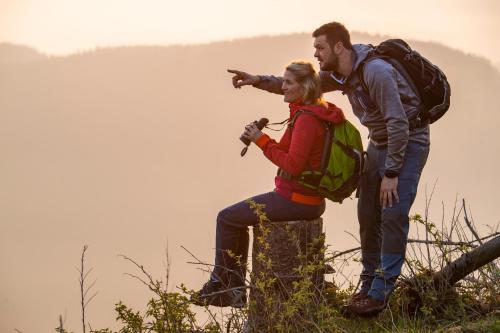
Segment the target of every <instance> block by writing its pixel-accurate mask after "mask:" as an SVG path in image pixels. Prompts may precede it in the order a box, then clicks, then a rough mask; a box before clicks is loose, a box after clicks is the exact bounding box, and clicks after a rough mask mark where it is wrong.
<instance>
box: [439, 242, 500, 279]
mask: <svg viewBox="0 0 500 333" xmlns="http://www.w3.org/2000/svg"><path fill="white" fill-rule="evenodd" d="M498 257H500V236H497V237H495V238H493V239H490V240H489V241H487V242H486V243H483V244H482V245H480V246H478V247H476V248H475V249H474V250H472V251H470V252H467V253H464V254H463V255H462V256H461V257H460V258H458V259H456V260H455V261H453V262H451V263H449V264H448V265H446V266H445V267H444V268H443V269H442V270H440V271H439V272H437V273H435V274H434V283H435V284H436V285H439V286H453V285H454V284H455V283H457V282H458V281H460V280H461V279H463V278H464V277H466V276H467V275H469V274H470V273H472V272H474V271H475V270H477V269H479V268H481V267H482V266H484V265H486V264H488V263H490V262H492V261H493V260H495V259H497V258H498Z"/></svg>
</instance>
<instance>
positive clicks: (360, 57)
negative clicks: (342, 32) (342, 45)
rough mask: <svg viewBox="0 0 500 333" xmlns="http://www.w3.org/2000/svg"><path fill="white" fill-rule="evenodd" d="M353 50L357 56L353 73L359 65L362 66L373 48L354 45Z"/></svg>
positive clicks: (364, 45)
mask: <svg viewBox="0 0 500 333" xmlns="http://www.w3.org/2000/svg"><path fill="white" fill-rule="evenodd" d="M352 49H353V50H354V54H355V58H354V65H353V66H352V72H355V71H356V69H358V67H359V64H361V63H362V62H363V61H364V60H365V59H366V57H367V56H368V53H370V51H371V50H373V46H372V45H366V44H354V45H353V46H352Z"/></svg>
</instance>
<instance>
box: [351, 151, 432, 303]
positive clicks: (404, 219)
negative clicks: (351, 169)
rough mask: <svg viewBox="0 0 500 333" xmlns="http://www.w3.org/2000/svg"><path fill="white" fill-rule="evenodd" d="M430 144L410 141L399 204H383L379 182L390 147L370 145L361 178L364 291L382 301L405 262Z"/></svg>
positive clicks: (402, 175)
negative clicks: (411, 225) (382, 147)
mask: <svg viewBox="0 0 500 333" xmlns="http://www.w3.org/2000/svg"><path fill="white" fill-rule="evenodd" d="M428 154H429V146H425V145H421V144H418V143H414V142H409V143H408V146H407V148H406V152H405V157H404V162H403V167H402V168H401V170H400V173H399V177H398V194H399V203H397V202H395V200H393V205H392V207H387V208H385V209H382V208H381V206H380V183H381V180H382V177H383V175H384V172H385V157H386V155H387V149H377V148H375V146H374V145H373V144H371V143H370V144H369V145H368V161H367V166H366V168H365V174H364V175H363V177H362V179H361V184H360V193H359V200H358V220H359V227H360V237H361V251H362V264H363V270H362V272H361V277H360V278H361V290H360V292H363V293H368V295H370V296H371V297H373V298H375V299H377V300H380V301H383V300H386V299H387V298H388V297H389V295H390V294H391V293H392V291H393V290H394V284H395V282H396V279H397V278H398V276H399V275H400V273H401V268H402V266H403V263H404V258H405V252H406V243H407V240H408V229H409V218H408V214H409V212H410V208H411V205H412V204H413V201H414V200H415V196H416V194H417V186H418V182H419V180H420V175H421V173H422V169H423V168H424V165H425V162H426V161H427V156H428Z"/></svg>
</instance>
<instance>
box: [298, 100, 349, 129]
mask: <svg viewBox="0 0 500 333" xmlns="http://www.w3.org/2000/svg"><path fill="white" fill-rule="evenodd" d="M299 110H306V111H311V112H313V113H314V114H315V115H316V116H317V117H318V118H320V119H322V120H325V121H329V122H332V123H334V124H338V123H341V122H342V121H344V119H345V117H344V113H343V112H342V110H341V109H340V108H339V107H337V106H336V105H335V104H332V103H328V102H327V106H324V105H316V104H314V105H304V104H299V103H290V119H293V117H294V116H295V114H296V113H297V112H298V111H299Z"/></svg>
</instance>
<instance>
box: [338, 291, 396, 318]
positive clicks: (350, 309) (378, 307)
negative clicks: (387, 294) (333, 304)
mask: <svg viewBox="0 0 500 333" xmlns="http://www.w3.org/2000/svg"><path fill="white" fill-rule="evenodd" d="M386 306H387V303H386V302H384V301H379V300H376V299H375V298H373V297H371V296H368V295H367V296H366V297H365V298H361V299H358V300H357V301H353V302H351V303H350V304H349V305H347V306H346V311H347V314H350V315H356V316H360V317H371V316H375V315H377V314H378V313H379V312H381V311H382V310H383V309H384V308H385V307H386Z"/></svg>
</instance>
